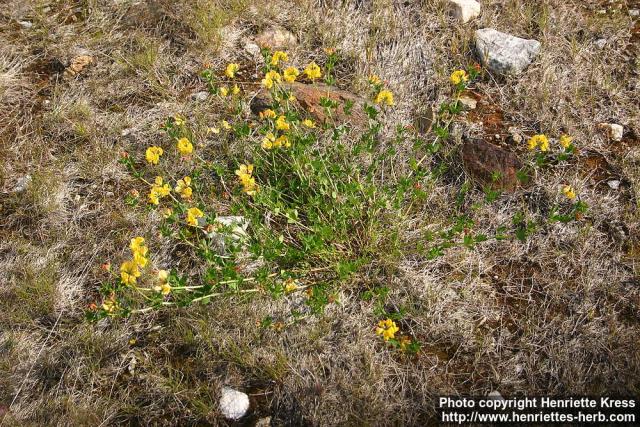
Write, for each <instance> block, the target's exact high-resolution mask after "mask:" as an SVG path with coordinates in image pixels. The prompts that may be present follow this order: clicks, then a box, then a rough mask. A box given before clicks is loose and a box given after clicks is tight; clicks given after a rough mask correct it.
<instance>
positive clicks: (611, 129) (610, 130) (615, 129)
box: [598, 123, 624, 141]
mask: <svg viewBox="0 0 640 427" xmlns="http://www.w3.org/2000/svg"><path fill="white" fill-rule="evenodd" d="M598 128H599V129H600V130H602V131H604V132H605V133H606V134H607V135H608V136H609V138H611V139H612V140H614V141H622V135H623V134H624V127H622V125H618V124H615V123H600V124H598Z"/></svg>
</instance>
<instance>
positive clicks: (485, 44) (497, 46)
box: [475, 28, 540, 74]
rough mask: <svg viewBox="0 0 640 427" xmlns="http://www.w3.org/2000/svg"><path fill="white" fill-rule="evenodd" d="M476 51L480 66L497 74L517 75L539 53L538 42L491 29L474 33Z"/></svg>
mask: <svg viewBox="0 0 640 427" xmlns="http://www.w3.org/2000/svg"><path fill="white" fill-rule="evenodd" d="M475 38H476V51H477V52H478V55H479V56H480V61H481V62H482V64H483V65H484V66H485V67H487V68H489V69H490V70H491V71H493V72H494V73H497V74H519V73H521V72H522V71H523V70H524V69H525V68H527V67H528V66H529V64H531V62H532V61H533V60H534V59H535V58H536V56H538V54H539V53H540V42H539V41H537V40H530V39H521V38H520V37H515V36H512V35H510V34H506V33H501V32H499V31H496V30H494V29H493V28H483V29H481V30H477V31H476V35H475Z"/></svg>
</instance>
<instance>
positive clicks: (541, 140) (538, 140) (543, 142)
mask: <svg viewBox="0 0 640 427" xmlns="http://www.w3.org/2000/svg"><path fill="white" fill-rule="evenodd" d="M538 147H539V148H540V151H549V138H547V136H546V135H544V134H539V135H533V136H532V137H531V138H529V150H535V149H536V148H538Z"/></svg>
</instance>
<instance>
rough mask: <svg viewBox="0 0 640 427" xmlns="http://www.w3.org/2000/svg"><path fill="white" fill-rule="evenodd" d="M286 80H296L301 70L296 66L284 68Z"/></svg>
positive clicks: (291, 81)
mask: <svg viewBox="0 0 640 427" xmlns="http://www.w3.org/2000/svg"><path fill="white" fill-rule="evenodd" d="M283 75H284V80H285V81H287V82H289V83H293V82H295V81H296V78H297V77H298V76H299V75H300V71H299V70H298V69H297V68H296V67H287V69H286V70H284V73H283Z"/></svg>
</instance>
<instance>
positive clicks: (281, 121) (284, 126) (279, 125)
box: [276, 116, 291, 130]
mask: <svg viewBox="0 0 640 427" xmlns="http://www.w3.org/2000/svg"><path fill="white" fill-rule="evenodd" d="M276 129H278V130H289V129H291V125H290V124H289V123H288V122H287V118H286V117H285V116H279V117H278V118H277V119H276Z"/></svg>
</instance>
